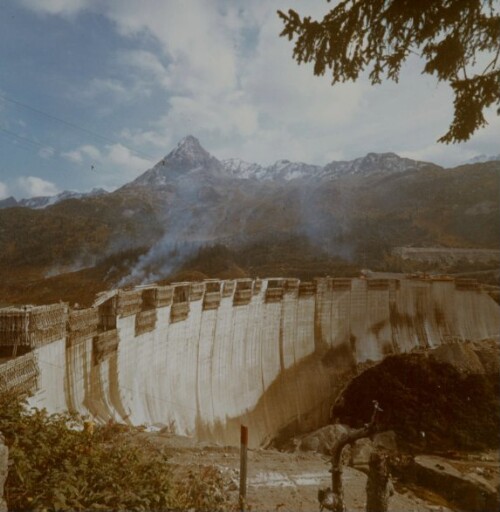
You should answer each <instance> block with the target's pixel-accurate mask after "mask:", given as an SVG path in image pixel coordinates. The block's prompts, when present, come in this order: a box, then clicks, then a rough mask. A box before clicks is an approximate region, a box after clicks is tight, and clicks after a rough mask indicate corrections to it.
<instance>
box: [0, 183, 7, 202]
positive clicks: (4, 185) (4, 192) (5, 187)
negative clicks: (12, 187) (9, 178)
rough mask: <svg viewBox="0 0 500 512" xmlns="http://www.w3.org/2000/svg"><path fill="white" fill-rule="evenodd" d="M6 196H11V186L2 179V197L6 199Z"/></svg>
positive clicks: (0, 184)
mask: <svg viewBox="0 0 500 512" xmlns="http://www.w3.org/2000/svg"><path fill="white" fill-rule="evenodd" d="M6 197H9V187H7V185H6V184H5V183H3V182H2V181H0V199H5V198H6Z"/></svg>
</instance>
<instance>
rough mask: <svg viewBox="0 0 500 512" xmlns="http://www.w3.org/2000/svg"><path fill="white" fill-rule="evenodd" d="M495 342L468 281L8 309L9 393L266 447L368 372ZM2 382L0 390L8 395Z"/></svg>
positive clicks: (2, 314) (262, 286) (218, 285)
mask: <svg viewBox="0 0 500 512" xmlns="http://www.w3.org/2000/svg"><path fill="white" fill-rule="evenodd" d="M499 333H500V309H499V306H498V304H496V303H495V302H494V301H493V300H492V299H491V298H490V297H489V296H488V295H487V294H486V293H484V292H482V291H481V290H480V288H479V286H478V285H477V283H475V282H473V281H470V280H457V281H453V280H449V279H442V280H437V279H435V280H427V279H426V280H418V279H401V280H396V279H391V280H386V279H345V278H337V279H332V278H322V279H317V280H315V281H314V282H311V283H301V282H299V281H298V280H296V279H267V280H255V281H252V280H248V279H242V280H236V281H216V280H209V281H205V282H202V283H178V284H174V285H170V286H148V287H141V288H135V289H133V290H116V291H113V292H108V293H105V294H101V295H100V296H99V297H98V298H97V300H96V302H95V304H94V306H93V307H91V308H88V309H69V308H68V307H67V306H66V305H65V304H56V305H52V306H40V307H26V308H8V309H4V310H0V344H1V347H2V350H3V352H4V354H5V353H6V352H9V350H11V351H13V352H15V353H16V354H17V357H15V358H11V360H10V361H8V362H7V363H4V364H2V365H1V366H0V387H1V386H3V387H13V388H15V389H19V390H28V389H29V390H31V391H33V392H34V394H33V396H32V397H31V399H30V403H31V405H33V406H36V407H45V408H47V409H48V410H49V411H50V412H57V411H65V410H69V411H76V412H79V413H82V414H89V415H92V416H94V417H95V418H97V419H98V420H99V421H108V420H115V421H118V422H126V423H130V424H134V425H139V424H145V423H146V424H162V425H168V426H170V427H171V428H172V429H174V430H175V431H176V432H177V433H179V434H187V435H196V436H198V437H199V438H200V439H209V440H214V441H218V442H221V443H226V444H236V443H237V442H238V439H239V425H240V423H242V422H243V423H245V424H246V425H248V426H249V431H250V443H251V444H252V445H253V446H255V445H259V444H261V443H263V442H265V441H266V440H268V439H269V438H271V437H272V436H274V435H276V434H277V433H278V432H279V431H280V430H282V429H284V428H286V427H293V428H308V427H311V428H313V427H314V426H316V424H317V423H319V422H320V421H322V420H324V419H325V417H327V416H328V411H329V408H330V406H331V404H332V400H333V399H334V398H335V396H336V395H337V394H338V393H339V392H340V390H341V389H342V387H343V386H345V384H346V383H347V382H348V381H349V379H351V378H352V377H353V375H354V374H355V372H356V369H357V368H358V367H359V365H360V364H363V363H369V362H375V361H380V360H382V359H383V358H384V357H385V356H387V355H389V354H395V353H401V352H409V351H412V350H414V349H426V348H432V347H435V346H438V345H440V344H443V343H455V342H461V341H465V340H481V339H486V338H492V337H496V336H498V334H499ZM2 383H3V384H2Z"/></svg>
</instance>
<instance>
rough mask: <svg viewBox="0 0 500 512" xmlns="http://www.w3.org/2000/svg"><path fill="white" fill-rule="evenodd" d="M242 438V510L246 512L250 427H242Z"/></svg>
mask: <svg viewBox="0 0 500 512" xmlns="http://www.w3.org/2000/svg"><path fill="white" fill-rule="evenodd" d="M240 437H241V439H240V510H241V512H244V511H245V507H246V498H247V449H248V427H245V426H244V425H241V436H240Z"/></svg>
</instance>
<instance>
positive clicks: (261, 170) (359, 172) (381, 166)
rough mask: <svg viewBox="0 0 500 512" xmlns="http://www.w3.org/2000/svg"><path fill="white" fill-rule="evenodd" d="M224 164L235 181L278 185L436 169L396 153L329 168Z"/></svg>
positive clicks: (287, 163)
mask: <svg viewBox="0 0 500 512" xmlns="http://www.w3.org/2000/svg"><path fill="white" fill-rule="evenodd" d="M221 163H222V166H223V167H224V169H225V171H226V173H227V174H228V175H229V176H231V177H234V178H240V179H256V180H274V181H291V180H295V179H311V178H314V179H318V178H319V179H323V180H330V179H336V178H339V177H341V176H367V175H369V174H373V173H376V172H381V173H394V172H404V171H407V170H409V169H421V168H423V167H427V166H429V165H433V164H430V163H429V162H419V161H417V160H411V159H409V158H401V157H400V156H398V155H396V154H395V153H381V154H379V153H368V154H367V155H366V156H364V157H361V158H356V159H355V160H348V161H333V162H330V163H329V164H327V165H325V166H319V165H310V164H305V163H302V162H290V160H278V161H277V162H275V163H274V164H272V165H270V166H267V167H262V166H261V165H259V164H255V163H248V162H244V161H243V160H240V159H237V158H232V159H229V160H223V161H222V162H221Z"/></svg>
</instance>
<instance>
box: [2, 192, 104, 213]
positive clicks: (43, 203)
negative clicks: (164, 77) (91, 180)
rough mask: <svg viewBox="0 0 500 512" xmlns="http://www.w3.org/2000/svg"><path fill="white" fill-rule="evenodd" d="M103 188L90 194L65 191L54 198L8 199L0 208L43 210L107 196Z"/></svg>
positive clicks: (4, 200)
mask: <svg viewBox="0 0 500 512" xmlns="http://www.w3.org/2000/svg"><path fill="white" fill-rule="evenodd" d="M107 193H108V192H107V191H106V190H104V189H103V188H93V189H92V190H91V191H90V192H75V191H73V190H64V191H63V192H60V193H59V194H56V195H54V196H37V197H30V198H28V199H20V200H19V201H16V199H15V198H14V197H8V198H7V199H3V200H2V201H0V208H11V207H13V206H21V207H25V208H33V209H42V208H46V207H47V206H50V205H53V204H56V203H59V202H60V201H65V200H66V199H81V198H82V197H96V196H100V195H104V194H107Z"/></svg>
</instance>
